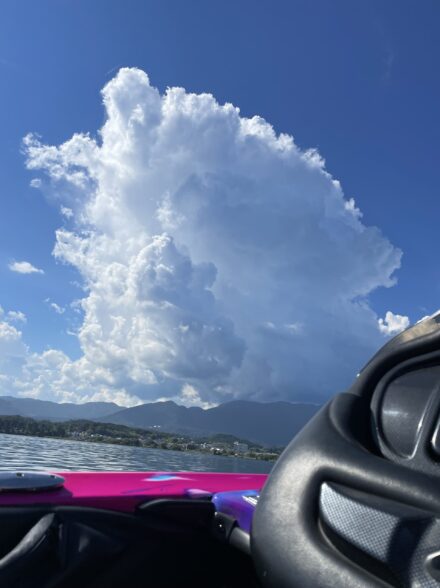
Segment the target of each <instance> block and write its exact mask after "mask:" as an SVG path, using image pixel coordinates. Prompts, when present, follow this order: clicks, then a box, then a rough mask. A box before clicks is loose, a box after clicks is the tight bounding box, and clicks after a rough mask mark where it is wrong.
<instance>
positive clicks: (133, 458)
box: [0, 434, 274, 474]
mask: <svg viewBox="0 0 440 588" xmlns="http://www.w3.org/2000/svg"><path fill="white" fill-rule="evenodd" d="M273 463H274V462H267V461H259V460H255V459H242V458H239V457H224V456H221V455H209V454H205V453H196V452H189V453H185V452H183V451H168V450H164V449H148V448H146V447H127V446H121V445H110V444H107V443H89V442H81V441H64V440H59V439H46V438H42V437H25V436H22V435H4V434H0V470H11V469H12V470H16V469H20V470H53V471H57V470H58V471H67V470H88V471H99V470H112V471H116V470H122V471H123V470H125V471H150V470H162V471H177V470H187V471H195V472H236V473H254V474H259V473H268V472H270V470H271V469H272V467H273Z"/></svg>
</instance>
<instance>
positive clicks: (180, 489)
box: [0, 472, 267, 512]
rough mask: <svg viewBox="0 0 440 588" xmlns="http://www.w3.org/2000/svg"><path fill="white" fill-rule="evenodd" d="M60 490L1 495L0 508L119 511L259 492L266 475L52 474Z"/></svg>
mask: <svg viewBox="0 0 440 588" xmlns="http://www.w3.org/2000/svg"><path fill="white" fill-rule="evenodd" d="M53 473H57V474H59V475H60V476H63V478H64V480H65V483H64V487H63V488H59V489H57V490H50V491H45V492H32V493H31V492H4V493H2V494H0V507H1V506H27V505H31V504H32V505H35V504H52V505H59V506H61V505H63V506H88V507H95V508H105V509H110V510H118V511H123V512H131V511H133V510H135V508H136V506H137V505H138V504H141V503H142V502H145V501H146V500H153V499H155V498H197V497H202V496H205V495H207V494H213V493H214V492H226V491H229V490H250V489H252V490H260V489H261V488H262V487H263V484H264V482H265V481H266V478H267V475H266V474H216V473H195V472H53Z"/></svg>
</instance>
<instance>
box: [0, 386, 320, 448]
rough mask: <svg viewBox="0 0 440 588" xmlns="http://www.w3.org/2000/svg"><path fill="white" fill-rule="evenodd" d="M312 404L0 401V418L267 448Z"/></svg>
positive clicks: (282, 440)
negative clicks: (214, 437)
mask: <svg viewBox="0 0 440 588" xmlns="http://www.w3.org/2000/svg"><path fill="white" fill-rule="evenodd" d="M318 409H319V406H317V405H314V404H305V403H304V404H293V403H290V402H267V403H260V402H253V401H248V400H233V401H230V402H226V403H224V404H220V405H219V406H216V407H214V408H209V409H207V410H204V409H202V408H199V407H190V408H187V407H185V406H180V405H178V404H176V403H175V402H172V401H166V402H154V403H146V404H141V405H139V406H134V407H132V408H123V407H121V406H118V405H117V404H114V403H112V402H87V403H85V404H73V403H61V404H58V403H56V402H50V401H47V400H36V399H33V398H15V397H12V396H2V397H0V415H20V416H26V417H31V418H34V419H47V420H54V421H66V420H71V419H87V420H95V421H100V422H107V423H114V424H119V425H127V426H130V427H139V428H143V429H151V428H156V429H158V430H160V431H164V432H169V433H181V434H186V435H192V436H197V437H203V436H206V435H211V434H215V433H225V434H230V435H234V436H236V437H240V438H244V439H248V440H249V441H254V442H256V443H261V444H263V445H267V446H284V445H286V444H287V443H288V442H289V441H290V440H291V439H292V437H294V436H295V434H296V433H297V432H298V431H299V430H300V429H301V428H302V427H303V426H304V425H305V424H306V422H307V421H308V420H309V419H310V418H311V417H312V416H313V415H314V414H315V413H316V412H317V410H318Z"/></svg>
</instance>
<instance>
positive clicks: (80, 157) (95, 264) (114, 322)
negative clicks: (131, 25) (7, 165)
mask: <svg viewBox="0 0 440 588" xmlns="http://www.w3.org/2000/svg"><path fill="white" fill-rule="evenodd" d="M102 96H103V101H104V107H105V110H106V120H105V122H104V124H103V126H102V128H101V130H100V132H99V135H98V136H97V138H93V137H92V136H91V135H89V134H75V135H73V136H72V138H70V139H69V140H67V141H66V142H64V143H63V144H61V145H58V146H54V145H46V144H44V142H42V141H43V140H42V139H40V138H38V137H37V136H35V135H32V134H29V135H27V136H26V137H25V139H24V148H25V151H26V157H27V167H28V169H29V170H31V171H32V172H33V174H34V175H35V174H37V177H33V178H32V180H31V182H32V186H33V187H35V188H37V189H41V190H42V191H43V192H45V193H46V194H47V193H50V194H51V196H52V197H51V200H52V201H55V202H56V203H57V206H58V207H59V210H60V225H61V226H60V228H59V229H58V230H57V231H56V236H55V247H54V256H55V257H56V259H58V260H59V261H61V262H63V263H65V264H69V265H71V266H73V267H74V268H75V269H76V270H77V271H78V273H79V276H80V278H81V282H82V284H83V287H84V292H85V293H84V296H83V298H82V299H81V300H80V301H79V302H76V309H77V310H78V309H79V310H80V311H81V317H82V318H81V320H82V322H81V325H80V326H79V329H78V332H77V336H78V338H79V342H80V346H81V351H82V356H81V357H80V358H79V359H77V360H72V359H70V358H69V357H68V355H67V354H66V353H64V352H63V351H62V350H60V349H52V348H50V349H47V350H45V351H44V352H42V353H35V352H33V351H32V350H31V349H29V348H28V347H27V346H26V345H25V342H24V341H23V336H22V333H21V332H20V330H19V329H18V327H17V325H15V326H14V325H12V324H11V321H10V320H9V319H8V316H7V315H6V314H3V316H2V317H1V318H0V320H1V321H2V322H0V349H1V350H2V359H1V362H2V364H1V365H2V374H3V375H2V377H1V379H0V390H1V391H2V392H3V393H8V394H10V393H13V394H18V395H22V396H33V397H38V398H46V399H54V400H57V401H75V402H83V401H91V400H107V401H114V402H117V403H118V404H123V405H133V404H138V403H140V402H143V401H149V400H156V399H160V398H163V399H164V398H168V399H172V400H175V401H177V402H179V403H181V404H185V405H187V406H191V405H200V406H204V407H208V406H212V405H214V404H216V403H219V402H223V401H224V400H227V399H231V398H237V397H244V398H252V399H254V400H274V399H288V400H304V399H309V400H310V399H311V398H313V399H314V400H321V399H323V398H325V397H326V395H327V394H329V393H331V392H333V391H335V390H338V389H341V388H344V387H346V386H347V385H348V384H349V383H350V380H351V377H352V374H353V373H356V372H357V371H358V370H359V368H360V367H361V365H362V364H363V362H364V361H365V360H366V359H367V358H368V357H369V356H370V355H371V353H372V352H374V350H375V349H377V348H378V347H379V346H380V344H381V343H382V342H383V337H384V333H385V334H387V333H393V332H398V331H399V330H400V329H401V328H403V327H405V326H406V324H407V319H406V317H399V316H398V315H394V314H393V313H392V312H390V313H387V316H386V318H385V320H382V319H380V322H379V317H378V316H377V315H376V313H375V312H374V310H373V309H372V308H371V306H370V305H369V303H368V299H367V297H368V295H369V294H370V293H371V292H373V291H374V290H375V289H376V288H379V287H390V286H392V285H393V284H394V281H395V279H394V272H395V270H396V269H397V268H399V266H400V258H401V252H400V250H399V249H397V248H396V247H394V246H393V245H392V244H391V243H390V242H389V241H388V240H387V239H386V238H385V237H384V236H383V235H382V234H381V232H380V231H379V230H378V229H377V228H376V227H368V226H366V225H365V224H364V223H363V221H362V215H361V213H360V211H359V209H358V208H357V207H356V204H355V202H354V200H353V199H346V198H345V197H344V194H343V191H342V188H341V185H340V183H339V182H338V181H337V180H335V179H334V178H333V177H332V176H331V175H330V173H329V172H328V171H327V170H326V168H325V162H324V160H323V159H322V157H321V156H320V154H319V153H318V152H317V151H316V150H308V151H303V150H301V149H300V148H299V147H298V146H297V145H296V144H295V142H294V140H293V138H292V137H290V136H288V135H285V134H280V135H277V134H276V133H275V132H274V130H273V128H272V127H271V125H270V124H269V123H267V122H266V121H265V120H263V119H262V118H260V117H258V116H254V117H253V118H244V117H242V116H241V115H240V112H239V109H238V108H236V107H234V106H233V105H232V104H223V105H221V104H219V103H218V102H217V101H216V100H215V98H214V97H213V96H212V95H210V94H191V93H188V92H186V91H185V90H184V89H183V88H169V89H168V90H167V91H166V92H165V93H164V94H161V93H160V92H159V91H158V90H157V89H156V88H155V87H154V86H152V84H151V83H150V80H149V78H148V76H147V74H146V73H144V72H143V71H141V70H139V69H128V68H125V69H121V70H120V71H119V73H118V74H117V75H116V77H114V79H112V80H111V81H110V82H109V83H108V84H107V85H106V86H105V87H104V89H103V91H102ZM21 263H27V262H21ZM16 265H17V264H16ZM29 266H30V267H31V268H33V266H31V264H29ZM22 267H24V266H22ZM11 269H13V268H12V267H11ZM27 269H28V270H29V267H28V268H27ZM14 271H21V270H20V269H15V270H14ZM32 271H34V272H40V271H43V270H39V269H37V268H33V269H32ZM32 271H31V270H29V271H26V272H23V273H32ZM26 279H34V278H31V277H30V276H29V277H28V278H26ZM35 279H36V277H35ZM50 306H51V307H52V308H53V309H54V310H55V312H57V313H58V314H63V318H64V317H65V316H67V315H68V313H69V312H70V311H71V310H69V311H66V312H64V307H61V306H60V305H58V304H57V303H55V302H52V303H51V304H50ZM57 308H58V309H59V310H57ZM61 308H63V310H62V311H61ZM17 310H18V309H17ZM317 366H319V369H317Z"/></svg>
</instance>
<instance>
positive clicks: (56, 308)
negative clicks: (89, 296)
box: [45, 298, 66, 314]
mask: <svg viewBox="0 0 440 588" xmlns="http://www.w3.org/2000/svg"><path fill="white" fill-rule="evenodd" d="M45 302H47V304H48V305H49V306H50V307H51V309H52V310H53V311H55V312H56V313H57V314H64V313H65V311H66V309H65V308H64V307H63V306H60V305H59V304H57V303H56V302H51V300H50V298H46V300H45Z"/></svg>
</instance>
